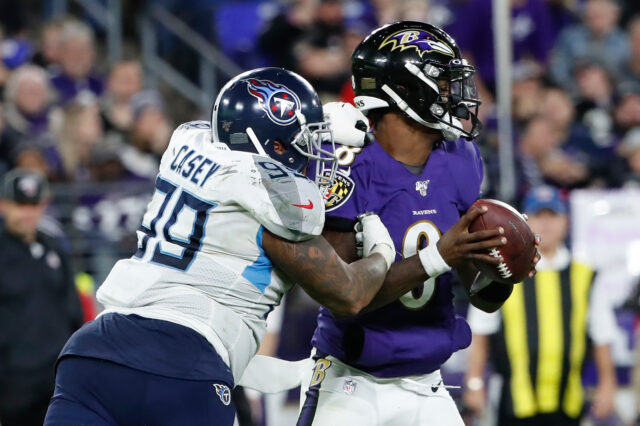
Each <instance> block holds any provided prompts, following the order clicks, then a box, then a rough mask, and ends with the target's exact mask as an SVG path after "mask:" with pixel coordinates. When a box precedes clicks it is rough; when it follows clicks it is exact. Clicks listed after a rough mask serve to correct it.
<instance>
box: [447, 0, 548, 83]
mask: <svg viewBox="0 0 640 426" xmlns="http://www.w3.org/2000/svg"><path fill="white" fill-rule="evenodd" d="M491 5H492V1H491V0H469V3H468V5H467V7H466V8H464V9H463V10H462V11H461V12H460V15H459V16H458V18H457V19H456V21H455V23H454V24H453V25H452V27H451V29H450V30H451V32H452V36H453V37H454V38H455V39H456V41H457V42H458V44H459V45H460V46H463V47H464V49H465V50H466V52H463V56H466V57H470V58H469V62H470V63H472V64H474V65H475V67H476V69H477V71H478V74H479V75H480V78H481V79H482V81H483V82H484V84H485V85H486V86H487V88H488V89H489V90H490V91H491V92H494V91H495V90H494V89H495V78H496V75H495V65H494V62H495V53H494V48H493V44H494V39H493V30H492V28H493V14H492V7H491ZM549 19H550V17H549V10H548V8H547V5H546V3H545V2H544V0H511V36H512V38H513V61H514V62H518V61H521V60H523V59H529V60H533V61H535V62H537V63H538V64H540V65H542V64H544V63H545V61H546V60H547V56H548V53H549V50H550V48H551V44H552V34H551V33H550V32H549V31H548V30H547V28H548V25H549Z"/></svg>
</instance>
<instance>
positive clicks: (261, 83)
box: [246, 78, 300, 126]
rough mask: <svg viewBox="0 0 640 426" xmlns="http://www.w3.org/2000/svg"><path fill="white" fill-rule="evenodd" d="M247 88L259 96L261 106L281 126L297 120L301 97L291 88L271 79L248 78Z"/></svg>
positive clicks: (252, 93) (270, 118)
mask: <svg viewBox="0 0 640 426" xmlns="http://www.w3.org/2000/svg"><path fill="white" fill-rule="evenodd" d="M246 82H247V90H249V93H250V94H251V95H252V96H255V97H256V98H258V100H259V103H260V106H261V107H262V109H263V110H264V111H265V112H266V113H267V117H269V120H271V121H273V122H274V123H276V124H278V125H280V126H288V125H289V124H291V123H293V122H294V121H295V120H296V118H297V117H296V111H300V99H298V96H297V95H296V94H295V93H293V91H292V90H291V89H289V88H288V87H287V86H284V85H282V84H276V83H272V82H271V81H269V80H256V79H254V78H251V79H248V80H246Z"/></svg>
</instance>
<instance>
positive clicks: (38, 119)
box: [5, 65, 64, 179]
mask: <svg viewBox="0 0 640 426" xmlns="http://www.w3.org/2000/svg"><path fill="white" fill-rule="evenodd" d="M52 100H53V92H52V89H51V86H50V84H49V79H48V76H47V73H46V72H45V71H44V70H43V69H42V68H40V67H37V66H35V65H24V66H22V67H20V68H18V69H17V70H16V71H14V72H13V74H12V75H11V77H10V78H9V81H8V82H7V86H6V90H5V120H6V129H5V131H6V133H5V136H6V137H7V138H9V139H13V140H14V141H15V142H14V144H15V146H16V149H17V151H16V152H19V153H23V152H24V151H31V152H32V153H34V152H37V153H38V155H39V156H40V157H41V158H40V159H41V160H42V164H41V166H42V167H38V169H39V170H40V171H41V172H43V173H45V174H47V175H48V176H49V177H50V178H54V179H55V178H57V177H58V176H59V175H60V172H61V167H62V166H61V159H60V156H59V154H58V149H57V140H56V135H57V133H58V132H59V131H60V129H61V128H62V124H63V120H64V118H63V114H62V112H61V111H60V109H59V108H56V107H55V106H54V105H53V102H52ZM22 165H24V164H22Z"/></svg>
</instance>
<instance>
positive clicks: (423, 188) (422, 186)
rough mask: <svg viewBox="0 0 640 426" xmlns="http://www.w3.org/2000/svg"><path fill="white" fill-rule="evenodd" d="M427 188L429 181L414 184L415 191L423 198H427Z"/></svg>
mask: <svg viewBox="0 0 640 426" xmlns="http://www.w3.org/2000/svg"><path fill="white" fill-rule="evenodd" d="M428 186H429V179H427V180H420V181H418V182H416V191H418V192H420V195H422V196H423V197H426V196H427V187H428Z"/></svg>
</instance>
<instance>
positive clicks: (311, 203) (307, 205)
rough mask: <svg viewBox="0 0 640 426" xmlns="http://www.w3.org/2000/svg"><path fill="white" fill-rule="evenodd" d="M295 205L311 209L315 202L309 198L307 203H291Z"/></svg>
mask: <svg viewBox="0 0 640 426" xmlns="http://www.w3.org/2000/svg"><path fill="white" fill-rule="evenodd" d="M291 205H292V206H294V207H302V208H303V209H309V210H311V209H312V208H313V202H312V201H311V200H309V202H308V203H307V204H291Z"/></svg>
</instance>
